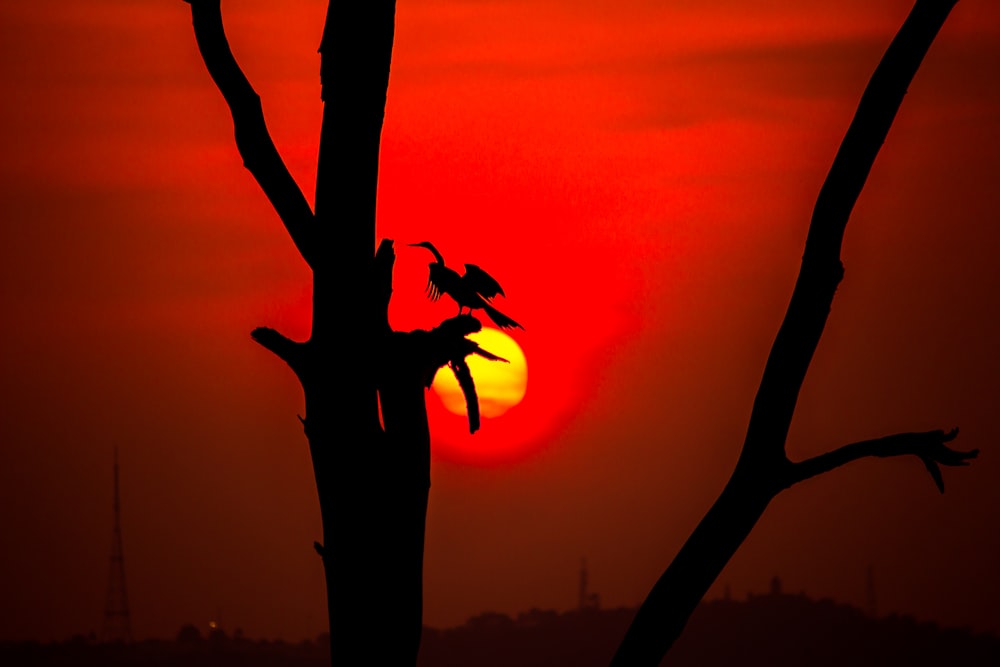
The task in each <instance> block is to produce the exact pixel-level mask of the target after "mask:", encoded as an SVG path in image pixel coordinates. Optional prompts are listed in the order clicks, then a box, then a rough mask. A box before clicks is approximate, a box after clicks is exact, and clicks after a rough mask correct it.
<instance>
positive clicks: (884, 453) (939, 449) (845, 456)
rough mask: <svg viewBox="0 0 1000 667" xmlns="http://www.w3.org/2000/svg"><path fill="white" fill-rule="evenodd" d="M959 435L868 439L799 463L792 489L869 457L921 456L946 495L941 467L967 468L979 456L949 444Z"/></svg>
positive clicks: (934, 433) (939, 433) (942, 433)
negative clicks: (810, 479) (970, 461)
mask: <svg viewBox="0 0 1000 667" xmlns="http://www.w3.org/2000/svg"><path fill="white" fill-rule="evenodd" d="M957 435H958V429H957V428H956V429H952V430H950V431H947V432H946V431H925V432H923V433H897V434H896V435H890V436H887V437H884V438H877V439H875V440H865V441H862V442H855V443H852V444H850V445H844V446H843V447H841V448H839V449H835V450H834V451H832V452H828V453H826V454H821V455H819V456H816V457H813V458H811V459H806V460H805V461H800V462H799V463H796V464H794V465H793V466H792V468H791V473H790V476H789V478H790V479H789V484H788V485H789V486H791V485H792V484H796V483H798V482H801V481H803V480H806V479H809V478H810V477H815V476H816V475H822V474H823V473H825V472H829V471H831V470H833V469H834V468H839V467H840V466H842V465H844V464H846V463H850V462H851V461H857V460H858V459H861V458H865V457H867V456H878V457H882V458H885V457H889V456H907V455H913V456H916V457H918V458H919V459H920V460H921V461H922V462H923V464H924V467H926V468H927V472H929V473H930V474H931V477H932V478H933V479H934V484H935V485H937V488H938V490H939V491H940V492H941V493H944V478H943V477H942V476H941V467H940V466H966V465H969V460H971V459H974V458H976V457H977V456H978V455H979V450H978V449H973V450H970V451H967V452H965V451H960V450H957V449H952V448H951V447H949V446H948V445H947V443H949V442H951V441H952V440H954V439H955V436H957Z"/></svg>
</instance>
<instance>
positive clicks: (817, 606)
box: [0, 593, 1000, 667]
mask: <svg viewBox="0 0 1000 667" xmlns="http://www.w3.org/2000/svg"><path fill="white" fill-rule="evenodd" d="M634 613H635V610H634V609H608V610H601V609H584V610H580V611H570V612H564V613H559V612H555V611H546V610H539V609H533V610H531V611H529V612H525V613H522V614H519V615H518V616H517V617H516V618H511V617H509V616H506V615H504V614H497V613H493V612H487V613H484V614H480V615H479V616H475V617H473V618H471V619H469V620H468V621H467V622H466V623H465V624H464V625H462V626H460V627H457V628H451V629H447V630H435V629H432V628H426V629H425V632H424V639H423V644H422V649H421V653H420V660H419V663H418V665H419V667H460V666H461V667H542V666H545V667H552V666H555V667H604V666H605V665H607V664H608V661H609V660H610V658H611V656H612V654H613V653H614V651H615V648H616V647H617V646H618V643H619V642H620V641H621V638H622V636H623V635H624V633H625V630H626V629H627V628H628V624H629V622H630V621H631V620H632V616H633V615H634ZM377 662H378V660H377V649H376V650H375V651H373V659H372V664H377ZM667 663H669V665H670V667H696V666H697V667H737V666H760V667H833V666H837V667H848V666H849V667H888V666H892V667H895V666H897V665H899V666H904V665H905V666H907V667H924V666H926V667H997V666H998V665H1000V637H997V636H995V635H986V634H975V633H973V632H971V631H970V630H968V629H961V628H941V627H939V626H937V625H936V624H934V623H920V622H917V621H915V620H914V619H913V618H910V617H908V616H896V615H893V616H887V617H883V618H877V619H875V618H871V617H870V616H867V615H866V614H864V613H863V612H862V611H860V610H859V609H857V608H855V607H851V606H848V605H844V604H839V603H836V602H833V601H830V600H819V601H816V600H811V599H810V598H808V597H806V596H805V595H787V594H782V593H771V594H768V595H760V596H751V597H750V598H749V599H747V600H745V601H732V600H715V601H711V602H705V603H702V604H701V605H700V606H699V607H698V610H697V611H696V612H695V614H694V615H693V616H692V617H691V621H690V622H689V623H688V627H687V629H686V630H685V632H684V634H683V635H682V636H681V639H680V640H679V641H678V642H677V644H676V645H675V646H674V648H673V650H672V651H671V652H670V654H669V660H668V661H665V664H667ZM0 664H3V665H6V666H8V667H43V666H44V667H89V666H91V665H93V666H95V667H96V666H98V665H100V666H101V667H133V666H135V667H139V666H147V665H156V666H157V667H174V666H177V667H180V666H182V665H183V666H184V667H201V666H205V667H207V666H208V665H212V666H213V667H226V666H228V665H232V666H233V667H236V666H239V667H272V666H273V667H278V666H279V665H280V666H281V667H326V666H327V665H329V641H328V638H327V637H325V636H321V637H320V638H318V639H317V641H311V642H302V643H299V644H289V643H285V642H280V641H276V642H269V641H251V640H248V639H243V638H231V637H228V636H226V635H225V634H224V633H223V632H221V631H215V632H213V633H212V634H211V636H209V637H208V638H203V637H202V636H201V634H200V633H199V631H198V630H197V629H196V628H194V627H192V626H186V627H185V628H183V629H182V631H181V632H180V633H178V637H177V639H176V640H175V641H144V642H138V643H135V644H130V645H123V644H117V645H115V644H110V645H108V644H105V645H102V644H95V643H92V642H88V641H86V640H85V639H83V638H75V639H73V640H70V641H66V642H58V643H51V644H39V643H33V642H19V643H10V642H8V643H3V644H0Z"/></svg>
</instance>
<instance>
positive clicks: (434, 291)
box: [427, 263, 458, 301]
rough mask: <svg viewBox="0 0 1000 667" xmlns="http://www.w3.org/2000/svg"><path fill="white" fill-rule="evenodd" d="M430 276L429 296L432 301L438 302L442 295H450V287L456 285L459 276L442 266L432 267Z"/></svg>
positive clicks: (432, 265)
mask: <svg viewBox="0 0 1000 667" xmlns="http://www.w3.org/2000/svg"><path fill="white" fill-rule="evenodd" d="M430 269H431V270H430V275H428V276H427V296H428V297H430V300H431V301H437V300H438V299H440V298H441V295H442V294H447V293H448V288H449V285H453V284H454V283H455V279H456V278H457V277H458V274H457V273H455V272H454V271H453V270H451V269H449V268H448V267H447V266H442V265H441V264H437V263H434V264H431V265H430Z"/></svg>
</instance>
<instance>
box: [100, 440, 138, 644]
mask: <svg viewBox="0 0 1000 667" xmlns="http://www.w3.org/2000/svg"><path fill="white" fill-rule="evenodd" d="M114 511H115V524H114V530H113V532H112V533H111V567H110V574H109V576H108V600H107V604H106V605H105V606H104V627H103V628H102V629H101V641H105V642H110V641H124V642H130V641H132V622H131V620H130V618H129V614H128V593H127V592H126V590H125V554H124V552H123V551H122V521H121V497H120V495H119V492H118V448H117V447H115V500H114Z"/></svg>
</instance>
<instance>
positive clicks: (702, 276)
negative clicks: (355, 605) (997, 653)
mask: <svg viewBox="0 0 1000 667" xmlns="http://www.w3.org/2000/svg"><path fill="white" fill-rule="evenodd" d="M326 4H327V3H326V2H324V1H323V0H296V1H291V0H289V1H288V2H284V3H275V2H265V1H264V0H243V1H240V0H227V1H226V2H224V3H223V15H224V19H225V21H226V27H227V32H228V34H229V37H230V41H231V44H232V47H233V50H234V52H235V54H236V57H237V59H238V60H239V62H240V63H241V65H242V66H243V68H244V70H245V71H246V73H247V75H248V76H249V78H250V80H251V82H252V83H253V84H254V86H255V87H256V89H257V91H258V92H259V93H260V95H261V97H262V98H263V104H264V109H265V115H266V117H267V120H268V124H269V127H270V129H271V133H272V136H273V138H274V140H275V143H276V144H277V146H278V148H279V150H280V151H281V153H282V154H283V156H284V158H285V161H286V163H287V164H288V166H289V168H290V170H291V172H292V174H293V175H294V176H295V178H296V179H297V181H298V182H299V184H300V186H301V187H302V189H303V190H304V191H305V192H306V194H307V197H308V198H309V199H310V201H311V200H312V198H313V191H314V188H315V163H316V150H317V145H318V131H319V124H320V118H321V111H322V108H321V106H320V102H319V78H318V71H319V58H318V55H317V53H316V48H317V46H318V44H319V39H320V34H321V31H322V25H323V17H324V13H325V10H326ZM911 4H912V2H911V0H880V1H879V2H872V0H841V1H840V2H825V3H821V2H813V1H811V0H803V1H801V2H794V3H791V2H785V1H781V0H739V1H737V0H675V1H673V2H663V1H661V0H399V2H398V9H397V28H396V43H395V50H394V55H393V65H392V75H391V81H390V86H389V103H388V108H387V114H386V121H385V128H384V132H383V143H382V163H381V176H380V186H379V188H380V189H379V208H378V236H379V237H380V238H392V239H395V240H396V241H397V261H396V271H395V279H394V293H393V303H392V306H391V309H390V316H391V320H392V324H393V326H394V327H396V328H397V329H412V328H430V327H432V326H434V325H435V324H437V323H438V322H440V321H441V320H442V319H443V318H445V317H449V316H451V315H453V314H454V304H453V303H452V302H447V301H446V300H442V303H440V304H432V303H430V302H428V301H427V299H426V296H425V295H424V286H425V283H426V277H427V262H428V261H429V259H430V255H429V253H427V251H426V250H423V249H420V248H409V247H407V246H406V245H405V244H407V243H416V242H420V241H432V242H433V243H434V244H435V245H436V246H437V247H438V248H439V249H440V250H441V251H442V253H443V254H444V256H445V258H446V259H447V260H448V262H449V264H454V265H455V266H461V264H463V263H466V262H469V263H474V264H478V265H480V266H482V267H483V268H484V269H486V270H488V271H489V272H490V273H491V274H493V275H494V276H495V277H496V278H498V279H499V281H500V282H501V284H502V285H503V287H504V289H505V291H506V294H507V298H506V299H501V300H500V301H501V302H502V303H498V306H499V307H500V308H501V310H503V311H504V312H505V313H507V314H508V315H510V316H511V317H513V318H515V319H516V320H518V321H519V322H521V323H522V324H524V326H525V330H524V331H523V332H521V331H518V332H516V334H515V335H514V337H515V339H516V340H517V341H518V343H519V344H520V346H521V347H522V348H523V350H524V354H525V357H526V359H527V367H528V382H527V393H526V395H525V398H524V401H523V402H522V403H521V404H520V405H517V406H516V407H514V408H512V409H510V410H509V411H508V412H507V413H505V414H504V415H503V416H500V417H497V418H494V419H485V420H484V423H483V428H482V430H481V431H480V432H479V433H477V434H476V435H474V436H470V435H469V434H468V425H467V422H465V420H464V418H463V417H460V416H457V415H454V414H452V413H450V412H447V411H446V410H444V408H443V407H442V405H441V401H440V400H439V399H438V398H437V396H436V395H434V394H431V395H429V396H428V404H429V408H430V413H431V415H430V418H431V430H432V436H433V439H434V442H433V465H432V481H433V486H432V490H431V501H430V508H429V513H428V535H427V548H426V566H425V582H426V592H425V622H426V623H427V624H428V625H431V626H436V627H446V626H451V625H456V624H460V623H462V622H463V621H464V620H465V619H466V618H467V617H468V616H470V615H472V614H475V613H478V612H481V611H485V610H494V611H501V612H506V613H516V612H518V611H523V610H527V609H529V608H530V607H533V606H537V607H542V608H556V609H568V608H571V607H573V606H575V604H576V593H577V581H578V572H579V565H580V559H581V557H586V558H587V560H588V563H589V567H590V582H591V585H592V588H593V590H595V591H597V592H598V593H600V595H601V599H602V603H603V605H604V606H609V607H610V606H619V605H628V606H632V605H637V604H638V603H639V602H640V601H641V600H642V598H643V597H644V596H645V594H646V592H647V591H648V589H649V588H650V586H651V585H652V583H653V581H654V580H655V579H656V577H657V576H658V575H659V573H660V572H661V571H662V570H663V568H664V567H665V566H666V565H667V564H668V563H669V561H670V559H671V558H672V557H673V555H674V553H675V552H676V551H677V549H678V548H679V547H680V545H681V544H682V543H683V540H684V539H685V538H686V537H687V535H688V534H689V533H690V531H691V529H692V528H693V527H694V526H695V524H696V523H697V521H698V520H699V519H700V518H701V516H702V515H703V514H704V512H705V511H706V509H707V508H708V507H709V505H710V504H711V502H712V501H713V500H714V498H715V497H716V495H717V494H718V492H719V491H720V490H721V488H722V486H723V484H724V483H725V481H726V479H727V477H728V475H729V473H730V472H731V471H732V467H733V465H734V464H735V462H736V458H737V456H738V453H739V447H740V444H741V442H742V438H743V434H744V431H745V428H746V423H747V418H748V416H749V413H750V408H751V404H752V401H753V397H754V393H755V391H756V387H757V383H758V381H759V379H760V375H761V372H762V370H763V366H764V362H765V360H766V357H767V353H768V350H769V348H770V345H771V342H772V339H773V337H774V334H775V332H776V331H777V327H778V325H779V323H780V320H781V317H782V315H783V314H784V310H785V307H786V305H787V302H788V298H789V296H790V294H791V288H792V285H793V282H794V280H795V276H796V274H797V271H798V266H799V260H800V257H801V253H802V247H803V243H804V240H805V234H806V230H807V225H808V220H809V216H810V213H811V210H812V205H813V203H814V201H815V197H816V194H817V193H818V191H819V188H820V185H821V184H822V182H823V178H824V177H825V174H826V170H827V168H828V167H829V165H830V163H831V161H832V159H833V156H834V154H835V152H836V150H837V146H838V145H839V142H840V139H841V138H842V136H843V133H844V131H845V130H846V128H847V125H848V123H849V122H850V119H851V117H852V114H853V112H854V108H855V105H856V103H857V100H858V98H859V97H860V94H861V92H862V90H863V89H864V86H865V84H866V82H867V80H868V77H869V76H870V74H871V72H872V70H873V69H874V68H875V66H876V65H877V63H878V60H879V57H880V56H881V54H882V52H883V51H884V50H885V47H886V46H887V45H888V43H889V41H890V40H891V39H892V36H893V35H894V33H895V31H896V30H897V28H898V27H899V25H900V24H901V23H902V21H903V19H904V18H905V17H906V14H907V12H908V11H909V9H910V7H911ZM0 35H2V36H0V49H2V54H0V55H2V57H0V86H2V90H3V91H4V92H5V97H6V99H5V101H4V103H3V104H2V105H0V147H2V148H0V150H2V152H3V157H4V159H3V160H2V162H0V175H2V179H0V206H2V209H0V210H2V218H0V222H2V227H0V253H2V262H0V287H2V289H0V299H2V300H0V307H2V312H3V321H4V325H3V330H2V336H0V340H2V342H3V345H2V350H3V351H2V354H0V383H2V384H0V392H2V397H3V401H2V404H0V529H2V531H3V548H2V549H0V600H2V602H0V640H4V639H62V638H67V637H69V636H70V635H72V634H75V633H88V632H90V631H99V630H100V627H101V622H102V618H103V609H104V603H105V593H106V587H107V576H108V556H109V550H110V547H111V521H112V514H111V490H112V479H111V469H112V452H113V449H114V448H115V447H117V448H118V449H119V457H120V461H121V467H122V482H121V484H122V487H121V488H122V503H123V504H122V522H123V531H124V548H125V560H126V566H127V577H128V592H129V599H130V603H131V611H132V623H133V628H134V631H135V634H136V635H137V636H138V637H140V638H143V637H168V636H173V635H174V634H175V633H176V631H177V629H178V628H179V627H180V626H181V625H182V624H184V623H188V622H193V623H196V624H198V625H199V626H201V627H205V626H206V625H207V623H208V621H209V620H211V619H213V618H215V617H217V616H219V615H221V620H222V623H223V627H225V628H226V629H227V630H230V631H231V630H232V629H234V628H236V627H240V628H242V629H243V631H244V633H245V634H246V635H247V636H249V637H255V638H256V637H268V638H275V637H282V638H286V639H292V640H297V639H301V638H305V637H313V636H315V635H316V634H317V633H319V632H321V631H324V630H325V627H326V607H325V600H324V590H323V584H322V582H323V574H322V569H321V564H320V560H319V558H318V557H317V556H316V554H315V553H314V551H313V549H312V542H313V540H317V539H320V538H321V534H320V521H319V506H318V502H317V500H316V493H315V487H314V485H313V477H312V471H311V464H310V461H309V454H308V451H307V446H306V441H305V438H304V436H303V434H302V430H301V425H300V423H299V421H298V419H296V415H297V414H301V413H302V411H303V399H302V394H301V389H300V387H299V386H298V384H297V382H296V380H295V378H294V377H293V375H292V374H291V373H290V372H289V371H288V369H287V368H286V367H285V366H284V365H283V364H282V363H281V362H279V361H278V360H277V359H275V358H274V357H273V355H271V354H270V353H268V352H267V351H265V350H263V349H262V348H260V347H259V346H257V345H255V344H254V343H253V342H252V341H251V339H250V337H249V332H250V331H251V330H252V329H253V328H254V327H257V326H272V327H275V328H277V329H279V330H281V331H283V332H284V333H286V334H288V335H290V336H292V337H295V338H299V339H302V338H304V337H305V336H306V335H307V331H308V325H309V300H310V275H309V273H308V271H307V267H306V265H305V263H304V262H303V261H302V260H301V258H300V257H299V256H298V254H297V253H296V251H295V248H294V246H293V245H292V243H291V242H290V240H289V238H288V237H287V235H286V233H285V231H284V229H283V227H282V225H281V223H280V221H279V220H278V218H277V216H276V215H275V214H274V212H273V210H272V209H271V207H270V205H269V204H268V202H267V200H266V199H265V197H264V196H263V194H261V192H260V191H259V189H258V187H257V185H256V184H255V183H254V181H253V179H252V177H251V176H250V175H249V173H248V172H247V171H246V170H245V169H244V168H243V167H242V162H241V159H240V157H239V155H238V154H237V152H236V148H235V145H234V142H233V136H232V125H231V120H230V116H229V113H228V110H227V108H226V106H225V104H224V102H223V100H222V97H221V95H220V94H219V92H218V90H216V88H215V87H214V85H213V83H212V81H211V79H210V78H209V76H208V74H207V72H206V71H205V68H204V65H203V63H202V61H201V58H200V56H199V54H198V51H197V48H196V46H195V41H194V35H193V32H192V29H191V19H190V11H189V8H188V6H187V5H185V4H184V3H183V2H181V0H156V1H153V0H149V1H145V2H136V1H135V0H91V1H90V2H87V3H82V2H75V1H72V0H34V2H16V3H15V2H6V3H3V5H2V7H0ZM998 178H1000V5H998V4H997V3H995V2H992V1H991V0H962V1H961V2H959V3H958V6H957V7H956V8H955V10H954V11H953V12H952V15H951V17H950V18H949V20H948V22H947V23H946V25H945V27H944V29H943V31H942V33H941V34H940V36H939V37H938V40H937V41H936V43H935V44H934V45H933V47H932V48H931V51H930V53H929V55H928V57H927V59H926V60H925V63H924V66H923V68H922V69H921V71H920V72H919V73H918V74H917V77H916V79H915V81H914V83H913V85H912V86H911V88H910V93H909V95H908V96H907V98H906V100H905V101H904V104H903V107H902V110H901V113H900V115H899V117H898V119H897V121H896V124H895V126H894V127H893V129H892V131H891V132H890V134H889V138H888V140H887V142H886V144H885V146H884V147H883V150H882V153H881V154H880V156H879V158H878V160H877V161H876V163H875V167H874V170H873V172H872V175H871V178H870V179H869V182H868V185H867V187H866V189H865V191H864V192H863V193H862V196H861V199H860V201H859V203H858V206H857V208H856V209H855V212H854V215H853V216H852V219H851V222H850V224H849V225H848V228H847V234H846V240H845V247H844V255H843V257H844V264H845V267H846V278H845V280H844V282H843V283H842V284H841V287H840V289H839V290H838V293H837V298H836V300H835V302H834V306H833V311H832V315H831V318H830V320H829V324H828V326H827V329H826V332H825V335H824V337H823V340H822V341H821V343H820V346H819V349H818V352H817V355H816V358H815V359H814V362H813V365H812V368H811V369H810V372H809V375H808V376H807V379H806V382H805V385H804V387H803V391H802V395H801V398H800V401H799V406H798V410H797V413H796V417H795V420H794V422H793V425H792V431H791V434H790V438H789V446H788V450H789V454H790V456H791V457H792V458H794V459H799V458H804V457H806V456H810V455H815V454H818V453H820V452H823V451H826V450H829V449H832V448H834V447H836V446H839V445H842V444H846V443H848V442H852V441H855V440H862V439H866V438H871V437H876V436H879V435H885V434H889V433H894V432H900V431H911V430H927V429H936V428H951V427H954V426H958V427H959V428H960V429H961V434H960V436H959V439H958V440H957V441H956V445H957V446H958V447H959V448H967V449H971V448H979V449H981V451H982V453H981V455H980V458H979V459H978V460H977V461H975V462H974V463H973V465H972V466H971V467H970V468H963V469H947V470H946V471H945V484H946V488H947V492H946V493H945V494H944V495H940V494H938V492H937V490H936V489H935V487H934V484H933V483H932V481H931V479H930V477H929V476H928V475H927V474H926V472H925V471H924V469H923V467H922V466H921V464H920V462H919V461H917V460H915V459H914V460H909V459H891V460H882V459H879V460H868V461H864V462H860V463H855V464H852V465H851V466H849V467H847V468H844V469H841V470H838V471H836V472H834V473H831V474H829V475H826V476H824V477H822V478H820V479H816V480H812V481H810V482H807V483H804V484H802V485H800V486H798V487H796V488H794V489H792V490H790V491H788V492H786V493H783V494H782V495H780V496H779V497H778V498H777V499H776V500H775V502H773V503H772V505H771V507H770V508H769V509H768V510H767V512H766V513H765V515H764V517H763V519H762V520H761V522H760V523H759V524H758V526H757V528H756V529H755V530H754V532H753V533H752V534H751V536H750V538H749V539H748V540H747V542H746V543H745V544H744V546H743V547H742V548H741V550H740V551H739V552H738V553H737V554H736V556H735V558H734V559H733V561H732V562H731V563H730V565H729V566H728V568H727V569H726V570H725V571H724V572H723V574H722V576H721V577H720V579H719V581H718V582H717V583H716V585H715V587H714V588H713V589H712V591H711V592H710V594H709V596H710V597H718V596H721V594H722V591H723V587H724V586H725V585H726V584H728V585H729V586H730V587H731V589H732V592H733V595H734V596H735V597H739V598H742V597H743V596H744V595H745V594H746V593H747V592H748V591H763V590H765V589H766V588H767V586H768V581H769V580H770V578H771V577H772V576H773V575H775V574H778V575H780V576H781V577H782V579H783V581H784V585H785V588H786V589H787V590H789V591H792V592H798V591H805V592H806V593H808V594H809V595H811V596H813V597H831V598H835V599H837V600H840V601H845V602H851V603H854V604H858V605H864V603H865V599H866V596H865V590H866V589H865V576H866V571H867V569H868V568H869V566H871V567H872V568H873V570H874V574H875V582H876V587H877V593H878V607H879V610H880V612H882V613H891V612H900V613H908V614H913V615H915V616H917V617H918V618H920V619H926V620H935V621H939V622H941V623H945V624H949V625H969V626H972V627H974V628H976V629H979V630H992V631H994V632H1000V569H998V563H1000V351H998V341H1000V317H998V313H1000V262H998V259H997V258H998V256H1000V215H998V211H1000V187H998V185H997V183H998ZM373 249H374V248H373Z"/></svg>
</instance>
